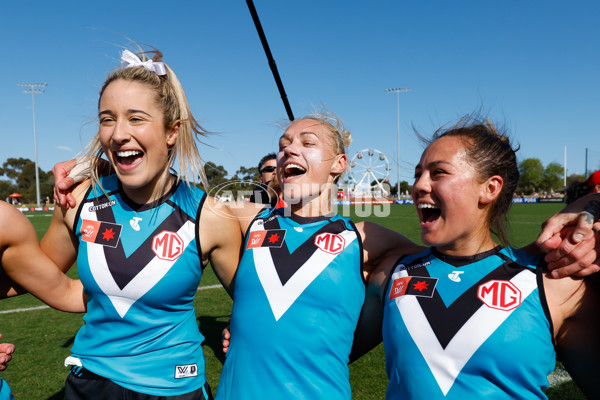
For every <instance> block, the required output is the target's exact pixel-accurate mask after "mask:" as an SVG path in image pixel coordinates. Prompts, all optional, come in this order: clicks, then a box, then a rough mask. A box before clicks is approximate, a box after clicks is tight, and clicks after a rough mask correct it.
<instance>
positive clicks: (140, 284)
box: [81, 212, 196, 318]
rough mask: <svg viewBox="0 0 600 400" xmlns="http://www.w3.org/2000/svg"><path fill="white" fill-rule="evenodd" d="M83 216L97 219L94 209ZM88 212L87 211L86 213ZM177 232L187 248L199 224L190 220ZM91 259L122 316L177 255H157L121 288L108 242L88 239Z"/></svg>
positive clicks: (92, 267) (102, 286) (100, 283)
mask: <svg viewBox="0 0 600 400" xmlns="http://www.w3.org/2000/svg"><path fill="white" fill-rule="evenodd" d="M81 214H82V218H85V219H91V220H93V221H97V218H96V214H95V213H91V212H85V213H84V212H82V213H81ZM84 214H85V215H84ZM177 234H178V235H179V237H180V238H181V240H183V246H182V247H183V249H185V248H186V247H187V245H188V244H189V243H190V242H191V241H192V240H194V238H195V237H196V236H195V234H196V229H195V225H194V223H193V222H191V221H187V222H186V223H185V224H183V225H182V226H181V228H179V230H178V231H177ZM87 251H88V263H89V266H90V271H91V272H92V275H93V276H94V279H95V280H96V283H97V284H98V286H99V287H100V289H102V291H103V292H104V293H105V294H106V295H107V296H108V298H109V299H110V301H111V303H112V304H113V306H114V307H115V309H116V310H117V312H118V313H119V315H120V316H121V318H123V317H125V314H127V311H129V308H130V307H131V306H132V305H133V303H135V302H136V301H137V300H138V299H139V298H140V297H142V296H143V295H145V294H146V293H147V292H148V291H149V290H150V289H152V288H153V287H154V285H156V284H157V283H158V282H159V281H160V280H161V279H162V278H163V277H164V276H165V275H166V274H167V272H169V270H170V269H171V267H172V266H173V264H175V262H176V261H177V259H175V260H173V261H167V260H162V259H160V258H158V257H156V256H155V257H154V258H153V259H152V260H151V261H150V262H149V263H148V264H146V266H145V267H144V268H143V269H142V270H141V271H140V272H139V273H138V274H137V275H136V276H135V277H134V278H133V279H132V280H131V281H130V282H129V283H128V284H127V285H126V286H125V287H124V288H123V289H121V288H119V286H118V285H117V283H116V282H115V280H114V278H113V276H112V274H111V273H110V270H109V269H108V264H107V263H106V257H105V256H104V246H102V245H98V244H95V243H88V245H87Z"/></svg>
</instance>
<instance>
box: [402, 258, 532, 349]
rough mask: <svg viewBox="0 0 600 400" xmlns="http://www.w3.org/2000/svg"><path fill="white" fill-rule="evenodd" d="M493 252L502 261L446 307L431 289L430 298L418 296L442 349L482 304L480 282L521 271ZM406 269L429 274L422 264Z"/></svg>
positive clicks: (413, 272) (503, 278)
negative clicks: (431, 295) (478, 293)
mask: <svg viewBox="0 0 600 400" xmlns="http://www.w3.org/2000/svg"><path fill="white" fill-rule="evenodd" d="M486 253H489V252H486ZM496 255H497V256H498V257H499V258H500V259H501V260H502V263H501V264H500V265H499V266H498V267H496V268H495V269H494V270H492V271H490V272H489V273H488V274H487V275H485V276H484V277H482V278H481V279H480V280H479V281H478V282H477V283H475V284H474V285H472V286H471V287H470V288H469V289H467V290H466V291H465V292H464V293H463V294H461V295H460V296H459V297H458V298H457V299H456V300H455V301H454V302H453V303H452V304H451V305H450V306H449V307H446V305H445V304H444V302H443V300H442V298H441V296H440V294H439V293H438V292H437V291H436V292H434V294H433V297H432V298H430V299H429V298H427V299H426V298H422V297H418V298H417V301H418V302H419V304H420V306H421V309H422V310H423V313H424V314H425V316H426V318H427V321H428V322H429V325H430V326H431V329H432V331H433V332H434V333H435V335H436V336H437V338H438V341H439V342H440V345H441V346H442V348H444V349H445V348H446V346H447V345H448V343H450V341H451V340H452V338H453V337H454V336H455V335H456V333H458V331H459V330H460V329H461V328H462V326H463V325H464V324H465V323H466V322H467V321H468V320H469V318H471V316H472V315H473V313H475V312H476V311H477V310H478V309H479V308H480V307H481V305H482V303H481V302H480V301H479V300H478V299H477V289H478V287H479V286H480V285H481V284H483V283H485V282H487V281H490V280H495V279H498V280H507V279H509V280H510V279H512V278H513V277H514V276H516V275H517V274H519V273H520V272H521V271H522V270H523V268H521V266H517V267H516V265H517V263H516V262H515V261H513V260H512V259H510V258H508V257H506V256H504V255H503V254H501V253H497V254H496ZM407 272H408V274H409V275H410V276H424V277H429V274H428V273H427V269H426V268H425V267H420V268H416V269H413V270H407ZM443 310H448V312H442V311H443Z"/></svg>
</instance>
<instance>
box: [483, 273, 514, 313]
mask: <svg viewBox="0 0 600 400" xmlns="http://www.w3.org/2000/svg"><path fill="white" fill-rule="evenodd" d="M477 297H478V298H479V300H481V301H482V302H483V304H485V305H486V306H488V307H489V308H494V309H496V310H503V311H510V310H513V309H515V308H517V307H519V306H520V305H521V291H520V290H519V288H517V287H516V286H515V285H514V283H512V282H511V281H498V280H492V281H487V282H486V283H484V284H482V285H479V288H478V289H477Z"/></svg>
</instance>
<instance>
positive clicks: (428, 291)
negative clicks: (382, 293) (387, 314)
mask: <svg viewBox="0 0 600 400" xmlns="http://www.w3.org/2000/svg"><path fill="white" fill-rule="evenodd" d="M437 281H438V279H437V278H430V277H427V276H403V277H401V278H396V279H394V282H393V283H392V287H391V289H390V298H389V299H390V300H393V299H395V298H397V297H400V296H404V295H412V296H418V297H430V298H431V297H433V292H435V286H436V285H437Z"/></svg>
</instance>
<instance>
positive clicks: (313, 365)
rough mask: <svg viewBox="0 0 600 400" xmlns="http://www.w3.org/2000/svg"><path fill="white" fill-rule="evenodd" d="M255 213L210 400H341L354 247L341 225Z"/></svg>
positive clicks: (346, 223)
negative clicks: (226, 342)
mask: <svg viewBox="0 0 600 400" xmlns="http://www.w3.org/2000/svg"><path fill="white" fill-rule="evenodd" d="M284 212H285V210H284V209H275V210H273V209H270V210H265V211H264V212H262V213H261V214H260V215H259V216H258V217H257V218H256V219H255V220H254V221H253V222H252V224H251V225H250V228H249V230H248V233H247V235H246V240H245V245H244V246H245V247H244V253H243V256H242V260H241V263H240V265H239V267H238V271H237V274H236V278H235V289H234V302H233V314H232V319H231V343H230V347H229V350H228V352H227V358H226V360H225V365H224V366H223V372H222V374H221V379H220V381H219V387H218V389H217V393H216V399H221V400H222V399H236V400H239V399H327V400H338V399H344V400H346V399H350V397H351V392H350V384H349V373H348V365H347V364H348V359H349V355H350V349H351V347H352V340H353V335H354V330H355V329H356V324H357V322H358V317H359V314H360V310H361V307H362V305H363V303H364V295H365V283H364V280H363V277H362V270H361V265H362V262H361V261H362V245H361V241H360V237H359V236H358V233H357V232H356V228H355V227H354V224H352V222H351V221H350V220H349V219H346V218H343V217H341V216H333V217H316V218H301V217H296V216H292V217H286V216H285V215H284Z"/></svg>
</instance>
